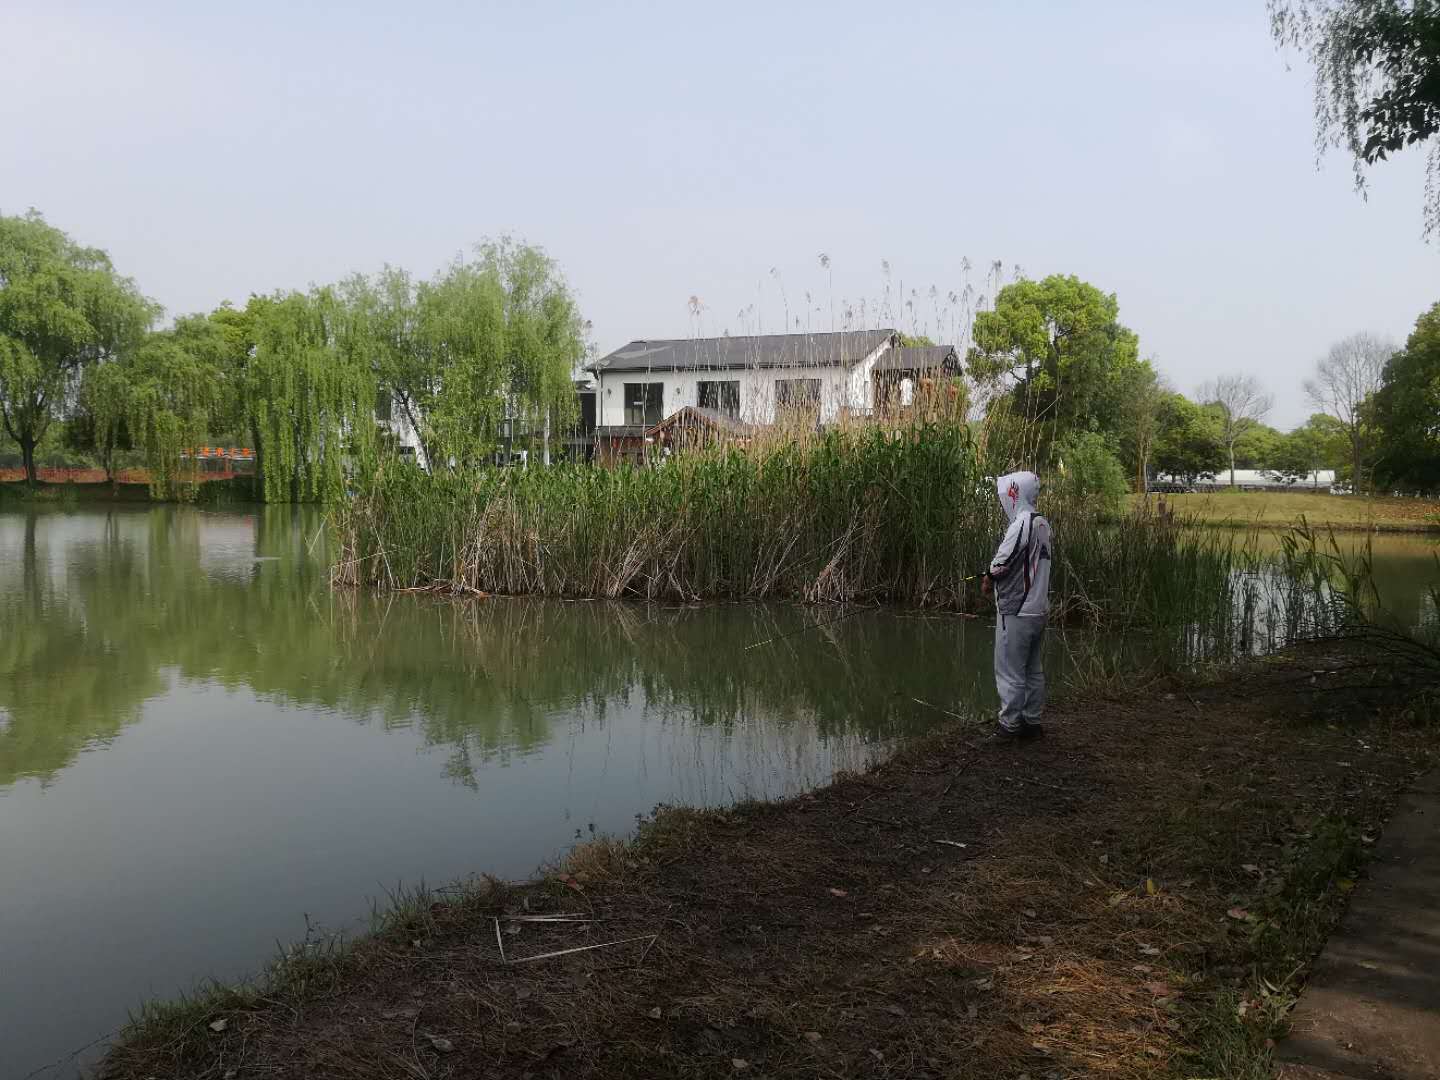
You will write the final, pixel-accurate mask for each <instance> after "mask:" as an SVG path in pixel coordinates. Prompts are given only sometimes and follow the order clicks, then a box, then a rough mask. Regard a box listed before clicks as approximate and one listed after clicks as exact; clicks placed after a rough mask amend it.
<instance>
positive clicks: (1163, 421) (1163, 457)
mask: <svg viewBox="0 0 1440 1080" xmlns="http://www.w3.org/2000/svg"><path fill="white" fill-rule="evenodd" d="M1151 460H1152V461H1154V463H1155V469H1156V471H1157V472H1160V473H1163V474H1165V475H1168V476H1174V477H1177V478H1179V479H1181V480H1184V481H1185V482H1186V483H1187V484H1193V483H1194V482H1195V480H1196V479H1198V478H1199V477H1201V476H1213V475H1214V474H1215V471H1216V470H1217V469H1219V468H1220V467H1221V466H1222V465H1223V464H1224V463H1225V448H1224V446H1223V445H1221V442H1220V432H1219V429H1218V425H1217V423H1216V421H1215V420H1214V418H1213V417H1211V416H1210V415H1208V414H1207V413H1206V412H1205V410H1204V409H1202V408H1200V407H1199V406H1198V405H1196V404H1195V403H1194V402H1193V401H1191V400H1189V399H1188V398H1187V397H1185V395H1183V394H1173V393H1172V394H1166V395H1165V396H1164V397H1163V398H1162V399H1161V402H1160V408H1159V415H1158V418H1157V426H1156V433H1155V448H1154V451H1153V455H1152V459H1151Z"/></svg>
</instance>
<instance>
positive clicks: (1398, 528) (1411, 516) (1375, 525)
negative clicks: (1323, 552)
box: [1130, 490, 1440, 533]
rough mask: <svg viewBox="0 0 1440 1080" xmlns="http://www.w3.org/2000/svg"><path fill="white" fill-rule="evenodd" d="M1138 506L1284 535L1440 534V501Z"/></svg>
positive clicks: (1197, 499)
mask: <svg viewBox="0 0 1440 1080" xmlns="http://www.w3.org/2000/svg"><path fill="white" fill-rule="evenodd" d="M1130 498H1131V501H1132V505H1136V504H1141V503H1147V502H1148V504H1149V505H1150V506H1151V507H1154V506H1156V505H1158V504H1159V503H1160V501H1161V500H1162V499H1163V500H1164V504H1165V506H1166V507H1167V508H1168V509H1169V510H1170V511H1172V512H1173V513H1174V515H1175V519H1176V520H1177V521H1184V522H1186V523H1188V524H1192V525H1206V526H1219V527H1223V528H1234V529H1269V530H1283V529H1289V528H1293V527H1294V526H1296V525H1299V524H1300V523H1301V522H1302V521H1303V522H1304V523H1305V524H1306V525H1308V526H1310V527H1311V528H1316V529H1327V530H1328V529H1333V530H1334V531H1336V532H1361V533H1364V532H1375V533H1440V501H1436V500H1433V499H1412V498H1404V497H1398V496H1388V495H1377V496H1371V495H1331V494H1329V493H1328V492H1310V491H1228V490H1222V491H1213V492H1194V493H1187V494H1182V495H1161V494H1155V493H1152V494H1150V495H1148V496H1141V495H1132V496H1131V497H1130Z"/></svg>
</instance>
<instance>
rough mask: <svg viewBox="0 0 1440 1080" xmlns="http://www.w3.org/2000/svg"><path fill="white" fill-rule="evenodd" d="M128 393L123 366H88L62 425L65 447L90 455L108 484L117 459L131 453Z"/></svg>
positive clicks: (118, 363)
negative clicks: (70, 410)
mask: <svg viewBox="0 0 1440 1080" xmlns="http://www.w3.org/2000/svg"><path fill="white" fill-rule="evenodd" d="M131 391H132V387H131V377H130V369H129V366H128V365H127V364H125V363H124V362H122V361H118V360H111V361H107V362H106V363H103V364H92V365H91V366H90V367H89V368H87V369H86V371H85V373H84V375H83V376H82V377H81V380H80V391H79V393H78V394H77V395H76V400H75V408H74V411H73V413H72V415H71V416H70V419H69V420H68V421H66V424H65V445H66V447H67V448H69V449H70V450H74V451H76V452H78V453H81V454H90V455H92V456H93V457H94V458H95V460H96V461H98V462H99V463H100V466H101V468H103V469H104V470H105V479H107V480H109V481H110V482H111V483H114V481H115V461H116V458H117V456H118V455H119V454H120V453H121V452H122V451H126V450H132V449H134V443H133V441H132V440H131V438H130V423H129V420H130V411H131V398H132V393H131Z"/></svg>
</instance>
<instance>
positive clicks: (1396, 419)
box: [1374, 304, 1440, 491]
mask: <svg viewBox="0 0 1440 1080" xmlns="http://www.w3.org/2000/svg"><path fill="white" fill-rule="evenodd" d="M1380 383H1381V385H1380V389H1379V391H1377V392H1376V394H1375V401H1374V410H1375V411H1374V420H1375V424H1376V426H1377V428H1378V431H1379V437H1378V450H1379V453H1378V456H1377V460H1376V463H1375V474H1376V477H1377V478H1378V479H1379V480H1380V481H1381V482H1383V483H1385V484H1386V485H1387V486H1395V487H1403V488H1409V489H1420V490H1425V491H1435V490H1436V489H1437V488H1440V304H1436V305H1435V306H1434V307H1432V308H1431V309H1430V310H1429V311H1427V312H1426V313H1425V314H1423V315H1421V316H1420V318H1419V319H1418V320H1417V321H1416V323H1415V329H1414V331H1413V332H1412V333H1411V334H1410V337H1409V339H1408V340H1407V341H1406V342H1405V348H1404V349H1402V350H1401V351H1400V352H1398V353H1396V354H1395V355H1394V356H1392V357H1391V358H1390V360H1389V361H1388V362H1387V363H1386V365H1385V370H1384V371H1383V372H1382V374H1381V378H1380Z"/></svg>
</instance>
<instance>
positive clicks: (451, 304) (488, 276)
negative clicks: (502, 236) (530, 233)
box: [341, 240, 585, 465]
mask: <svg viewBox="0 0 1440 1080" xmlns="http://www.w3.org/2000/svg"><path fill="white" fill-rule="evenodd" d="M341 295H342V296H343V298H344V300H345V306H346V309H347V312H348V315H349V321H348V323H347V333H346V334H345V336H344V341H345V347H346V349H347V350H348V351H350V352H352V353H353V354H354V356H355V358H356V361H357V363H358V362H359V361H361V360H362V359H365V358H368V360H369V361H370V363H371V364H372V365H373V368H374V370H375V373H376V376H377V380H378V388H379V391H380V393H381V395H382V396H386V397H388V398H389V399H390V400H392V401H393V402H394V406H395V408H396V409H398V410H399V412H400V414H401V416H402V417H403V419H404V421H405V423H406V424H407V425H408V426H409V427H410V428H411V429H412V430H413V431H414V432H415V434H416V436H417V438H418V439H419V441H420V445H421V448H422V451H423V453H424V455H425V458H426V460H427V461H428V462H430V463H431V464H432V465H438V464H440V463H443V462H447V461H451V460H453V461H456V462H477V461H482V460H486V459H488V458H489V457H490V455H491V454H493V453H494V451H495V450H496V448H497V446H498V444H499V442H500V440H501V438H502V435H503V434H504V433H505V432H506V431H507V430H510V431H513V430H517V429H519V430H527V431H536V430H541V431H543V430H546V429H547V427H548V428H552V429H553V428H554V427H558V426H560V425H562V424H565V423H568V421H569V420H570V419H571V415H572V413H573V411H574V409H575V395H574V387H573V384H572V382H571V379H572V377H573V373H574V370H575V367H576V365H577V364H578V363H579V361H580V360H581V359H582V357H583V356H584V349H585V342H584V326H583V323H582V322H581V319H580V315H579V311H578V308H577V306H576V303H575V299H574V296H573V295H572V294H571V292H570V289H569V287H568V286H567V285H566V283H565V280H564V278H563V276H562V275H561V273H560V270H559V268H558V267H557V266H556V264H555V262H554V261H553V260H552V259H550V258H549V256H547V255H546V254H545V253H544V252H542V251H540V250H539V249H537V248H533V247H528V246H525V245H520V244H516V243H514V242H512V241H508V240H503V241H499V242H495V243H487V244H482V245H480V246H479V247H478V248H477V249H476V258H475V259H473V260H471V261H460V262H456V263H454V264H453V265H451V266H450V267H448V268H447V269H445V270H444V271H442V272H441V273H439V274H437V275H436V276H435V277H434V278H431V279H430V280H428V281H419V282H416V281H415V280H414V279H412V278H411V277H410V275H408V274H407V273H405V271H403V270H397V269H394V268H387V269H386V270H384V271H383V272H382V273H380V274H379V275H377V276H375V277H374V278H365V277H356V278H352V279H350V280H349V281H347V282H346V283H345V284H344V285H343V286H342V288H341Z"/></svg>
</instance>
